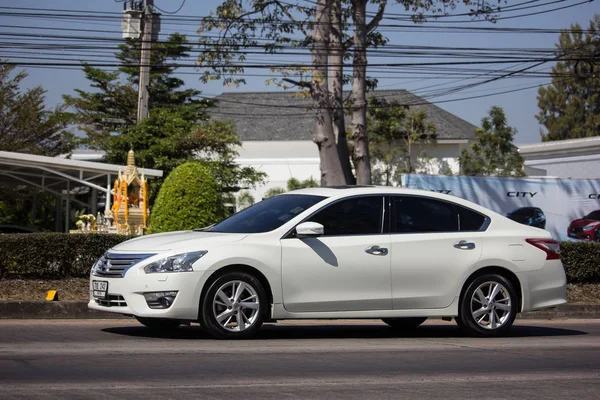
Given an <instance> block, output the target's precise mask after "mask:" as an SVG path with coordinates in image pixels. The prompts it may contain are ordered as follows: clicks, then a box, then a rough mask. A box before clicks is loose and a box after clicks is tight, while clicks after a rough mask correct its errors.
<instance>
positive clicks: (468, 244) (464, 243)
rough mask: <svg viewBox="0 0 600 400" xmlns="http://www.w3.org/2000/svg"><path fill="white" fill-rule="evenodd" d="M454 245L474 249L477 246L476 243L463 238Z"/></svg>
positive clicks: (459, 247) (462, 248)
mask: <svg viewBox="0 0 600 400" xmlns="http://www.w3.org/2000/svg"><path fill="white" fill-rule="evenodd" d="M454 247H456V248H457V249H461V250H473V249H474V248H475V243H472V242H467V241H466V240H461V241H460V242H456V243H454Z"/></svg>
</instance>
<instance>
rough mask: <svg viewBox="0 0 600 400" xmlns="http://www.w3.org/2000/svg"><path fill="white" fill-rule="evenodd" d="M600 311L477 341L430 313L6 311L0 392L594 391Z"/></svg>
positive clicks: (431, 394)
mask: <svg viewBox="0 0 600 400" xmlns="http://www.w3.org/2000/svg"><path fill="white" fill-rule="evenodd" d="M599 378H600V320H580V321H568V320H566V321H525V320H519V321H518V322H517V325H516V326H515V328H514V329H513V331H512V333H511V336H510V337H505V338H495V339H474V338H469V337H465V336H464V335H462V334H461V333H460V332H459V331H458V329H457V328H456V327H455V325H454V324H453V323H448V322H443V321H439V320H434V321H428V322H427V323H426V324H425V325H424V326H422V327H421V328H419V329H418V330H417V331H415V332H413V333H411V334H410V335H403V336H399V335H397V334H394V333H393V331H392V330H391V329H388V328H387V326H385V325H383V324H382V323H380V322H378V321H325V322H323V321H317V322H316V321H304V322H297V321H296V322H293V323H292V322H285V323H281V324H277V325H266V326H265V327H264V328H263V329H262V330H261V332H260V335H259V337H258V338H257V339H255V340H247V341H218V340H213V339H210V338H208V336H207V335H206V334H205V333H204V332H203V331H202V330H201V328H199V327H198V326H194V325H193V326H191V327H183V328H180V329H179V330H178V331H177V332H176V333H174V334H171V335H156V334H153V333H152V332H151V331H149V330H147V329H146V328H144V327H142V326H140V325H138V324H137V322H135V321H130V320H100V321H50V320H46V321H40V320H29V321H23V320H18V321H17V320H3V321H0V399H34V398H35V399H38V398H42V399H46V398H47V399H53V400H54V399H61V400H63V399H113V398H114V399H145V400H146V399H154V398H157V399H158V398H160V399H182V398H192V399H299V398H300V399H336V400H340V399H343V400H349V399H402V398H404V399H411V400H412V399H428V400H431V399H445V400H452V399H461V400H463V399H478V400H481V399H485V400H494V399H525V398H526V399H528V400H533V399H544V400H548V399H561V400H563V399H570V398H573V399H594V400H597V399H598V398H600V379H599Z"/></svg>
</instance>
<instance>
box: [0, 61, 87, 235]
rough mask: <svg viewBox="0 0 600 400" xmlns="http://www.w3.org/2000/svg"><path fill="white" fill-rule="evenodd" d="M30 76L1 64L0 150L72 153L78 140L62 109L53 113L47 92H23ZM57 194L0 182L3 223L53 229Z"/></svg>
mask: <svg viewBox="0 0 600 400" xmlns="http://www.w3.org/2000/svg"><path fill="white" fill-rule="evenodd" d="M26 78H27V73H26V72H24V71H20V72H18V73H15V67H14V66H13V65H8V64H5V63H2V62H0V150H1V151H12V152H18V153H28V154H37V155H44V156H57V155H59V154H67V153H70V152H71V151H72V150H73V148H74V147H75V145H76V143H77V141H76V139H75V137H74V135H73V134H72V133H71V132H69V131H68V130H67V126H68V121H69V117H68V115H67V114H65V112H64V109H63V107H61V106H59V107H57V108H56V109H54V110H50V109H48V108H47V107H46V105H45V104H44V100H45V99H44V95H45V93H46V92H45V90H44V89H43V88H42V87H40V86H37V87H34V88H32V89H28V90H22V89H21V84H22V82H23V80H24V79H26ZM55 204H56V198H55V196H54V195H50V194H48V193H44V192H42V191H40V190H39V189H37V188H33V187H30V186H26V185H22V184H20V183H17V184H15V182H10V181H3V182H0V224H7V225H18V226H29V227H33V228H35V229H37V230H53V229H54V215H55V214H54V207H55Z"/></svg>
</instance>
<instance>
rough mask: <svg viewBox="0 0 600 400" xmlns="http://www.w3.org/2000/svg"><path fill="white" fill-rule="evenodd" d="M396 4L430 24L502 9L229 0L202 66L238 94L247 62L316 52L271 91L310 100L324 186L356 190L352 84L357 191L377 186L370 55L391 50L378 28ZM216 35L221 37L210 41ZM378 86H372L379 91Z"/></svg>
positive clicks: (402, 2)
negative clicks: (285, 90) (449, 13)
mask: <svg viewBox="0 0 600 400" xmlns="http://www.w3.org/2000/svg"><path fill="white" fill-rule="evenodd" d="M493 2H494V1H493V0H492V1H491V3H493ZM311 3H312V4H311ZM368 3H372V4H374V5H375V6H376V7H377V11H376V12H375V14H374V15H373V17H372V18H371V19H367V11H366V10H367V4H368ZM388 3H390V4H397V5H399V6H400V7H403V8H405V9H406V10H407V11H410V13H411V14H412V16H413V19H414V20H415V21H422V20H424V19H425V15H424V13H423V12H424V11H427V10H429V11H430V12H431V13H433V14H444V13H446V10H452V9H454V7H455V6H456V5H457V4H458V3H463V4H465V5H467V6H472V9H471V13H472V14H473V15H474V16H479V15H484V16H488V15H490V14H492V13H493V12H494V11H495V10H497V9H499V8H494V7H492V6H490V5H489V4H488V1H481V0H463V1H461V2H458V1H455V0H393V1H389V2H388V0H315V1H313V2H309V3H307V2H305V1H296V2H290V1H280V0H248V1H245V0H225V1H223V2H222V3H221V4H220V5H219V7H217V9H216V11H215V13H214V14H213V13H211V14H210V15H209V16H208V17H205V18H203V21H202V24H201V27H200V30H199V33H200V34H201V35H202V37H201V38H200V46H201V48H202V49H203V51H202V52H201V53H200V56H199V60H198V61H199V64H200V66H201V67H203V68H204V69H203V74H202V76H201V79H202V80H204V81H208V80H213V79H222V80H223V83H224V84H226V85H228V86H230V85H234V86H236V85H239V84H242V83H245V80H244V79H242V78H239V74H241V73H243V72H244V67H243V62H244V61H246V57H247V55H248V53H255V52H256V51H257V49H261V48H262V49H264V51H265V53H267V54H275V53H280V52H282V51H284V49H285V48H286V47H289V46H294V47H298V48H302V49H306V50H308V54H309V55H310V59H311V63H310V64H308V63H307V64H306V65H304V66H299V67H294V68H281V67H275V68H273V69H272V70H273V73H277V74H283V76H284V77H283V79H281V80H277V79H274V78H270V79H268V80H267V83H271V82H276V83H278V84H279V85H281V86H284V87H298V88H301V89H302V90H303V91H304V94H305V95H307V96H310V98H311V99H312V103H313V106H312V108H313V110H314V112H315V130H314V135H313V141H314V142H315V143H316V145H317V147H318V149H319V158H320V166H321V182H322V183H323V184H325V185H340V184H345V183H347V184H352V183H353V177H352V172H351V171H350V168H351V167H350V161H349V159H348V148H347V145H346V143H345V142H346V135H345V132H344V122H343V118H344V115H343V112H342V110H343V109H344V96H343V91H342V87H343V84H344V83H346V82H350V81H351V82H352V95H351V96H350V100H349V103H350V110H351V115H352V134H351V138H352V141H353V146H352V149H353V154H352V155H351V158H352V160H353V163H354V166H355V170H356V181H357V183H359V184H370V183H371V167H370V155H369V148H368V135H367V132H368V127H367V112H366V107H367V101H366V93H367V89H368V88H369V79H368V77H367V75H366V71H367V64H368V59H367V48H368V47H372V46H381V45H384V44H385V43H386V39H385V37H384V36H383V35H382V34H381V33H379V32H377V28H378V26H379V23H380V21H381V20H382V18H383V16H384V13H385V11H386V8H387V6H388ZM211 31H217V32H218V34H216V35H209V34H207V33H208V32H211ZM265 39H266V41H265ZM349 59H352V75H347V74H344V71H343V67H344V61H345V60H349ZM371 82H372V83H373V85H372V86H374V85H375V84H376V82H375V81H371Z"/></svg>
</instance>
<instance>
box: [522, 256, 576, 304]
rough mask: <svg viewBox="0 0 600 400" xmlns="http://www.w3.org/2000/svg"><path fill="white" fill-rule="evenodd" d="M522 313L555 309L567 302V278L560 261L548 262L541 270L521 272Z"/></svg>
mask: <svg viewBox="0 0 600 400" xmlns="http://www.w3.org/2000/svg"><path fill="white" fill-rule="evenodd" d="M519 279H521V282H522V284H523V307H522V311H535V310H540V309H543V308H549V307H555V306H558V305H560V304H564V303H566V302H567V277H566V274H565V269H564V267H563V265H562V262H561V261H560V260H548V261H546V263H545V264H544V267H543V268H542V269H541V270H537V271H529V272H523V273H521V274H520V276H519Z"/></svg>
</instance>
